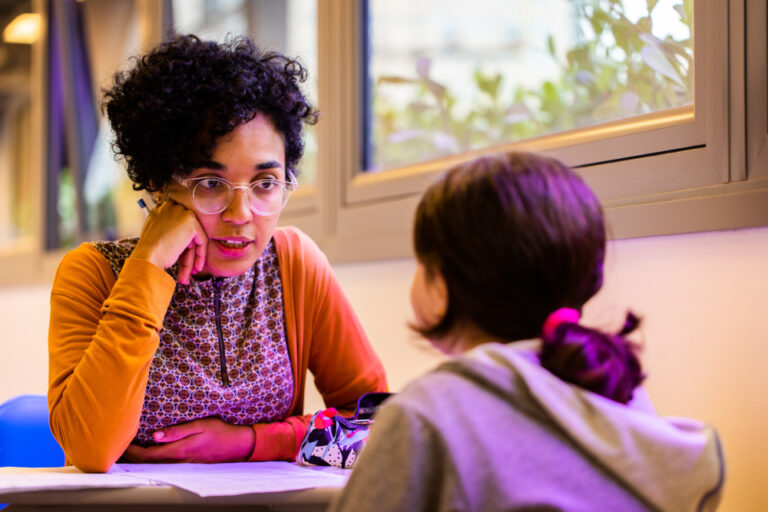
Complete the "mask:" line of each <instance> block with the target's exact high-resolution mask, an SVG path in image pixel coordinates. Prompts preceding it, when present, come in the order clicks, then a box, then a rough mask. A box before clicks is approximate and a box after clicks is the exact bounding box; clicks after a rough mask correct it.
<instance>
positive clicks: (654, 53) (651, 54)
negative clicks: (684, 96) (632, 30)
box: [640, 44, 683, 87]
mask: <svg viewBox="0 0 768 512" xmlns="http://www.w3.org/2000/svg"><path fill="white" fill-rule="evenodd" d="M640 56H641V57H642V58H643V62H645V64H646V65H648V66H649V67H650V68H651V69H653V70H654V71H656V72H657V73H659V74H660V75H663V76H665V77H667V78H669V79H670V80H672V81H673V82H675V83H676V84H678V85H680V86H681V87H682V86H683V81H682V80H681V79H680V75H678V74H677V71H676V70H675V68H674V67H673V66H672V64H670V63H669V61H668V60H667V57H666V56H665V55H664V52H662V51H661V50H660V49H659V47H658V46H656V45H653V44H646V45H645V46H643V48H642V49H641V50H640Z"/></svg>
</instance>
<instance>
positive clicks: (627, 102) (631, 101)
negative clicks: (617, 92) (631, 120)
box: [619, 91, 640, 114]
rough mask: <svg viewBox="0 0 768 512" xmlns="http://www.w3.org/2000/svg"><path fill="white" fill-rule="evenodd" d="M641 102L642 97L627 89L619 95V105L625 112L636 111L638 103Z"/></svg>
mask: <svg viewBox="0 0 768 512" xmlns="http://www.w3.org/2000/svg"><path fill="white" fill-rule="evenodd" d="M639 103H640V97H639V96H638V95H637V93H635V92H632V91H627V92H624V93H622V94H621V96H620V97H619V105H620V106H621V109H622V110H623V111H624V112H627V113H630V114H631V113H634V112H635V111H636V110H637V105H638V104H639Z"/></svg>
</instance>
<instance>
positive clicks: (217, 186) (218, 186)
mask: <svg viewBox="0 0 768 512" xmlns="http://www.w3.org/2000/svg"><path fill="white" fill-rule="evenodd" d="M199 185H200V187H201V188H202V189H203V190H205V191H207V192H215V191H218V190H224V189H225V188H226V186H225V185H224V183H223V182H221V181H219V180H200V183H199Z"/></svg>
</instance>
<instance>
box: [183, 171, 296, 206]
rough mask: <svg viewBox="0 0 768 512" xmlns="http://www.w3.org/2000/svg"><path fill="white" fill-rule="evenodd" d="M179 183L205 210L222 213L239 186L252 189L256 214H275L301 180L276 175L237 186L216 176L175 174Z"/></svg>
mask: <svg viewBox="0 0 768 512" xmlns="http://www.w3.org/2000/svg"><path fill="white" fill-rule="evenodd" d="M173 179H174V180H176V181H177V182H178V183H179V185H181V186H183V187H186V188H188V189H189V190H190V191H191V192H192V202H193V203H195V206H196V207H197V209H198V210H200V211H201V212H203V213H209V214H213V213H221V212H223V211H224V210H226V209H227V207H228V206H229V205H230V204H232V198H233V197H234V196H235V190H236V189H239V188H240V189H243V190H248V191H250V194H249V195H248V197H249V202H248V206H249V207H250V208H251V210H252V211H253V212H254V213H256V214H257V215H272V214H274V213H277V212H279V211H280V210H282V209H283V207H284V206H285V203H287V202H288V196H289V195H290V194H291V192H293V191H294V190H296V187H298V185H299V184H298V183H296V182H295V181H293V180H291V181H288V182H285V181H281V180H278V179H274V178H266V179H261V180H256V181H253V182H251V183H249V184H247V185H235V184H233V183H231V182H229V181H228V180H225V179H224V178H219V177H217V176H202V177H200V178H180V177H178V176H173Z"/></svg>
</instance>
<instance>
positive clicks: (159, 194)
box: [152, 185, 168, 204]
mask: <svg viewBox="0 0 768 512" xmlns="http://www.w3.org/2000/svg"><path fill="white" fill-rule="evenodd" d="M167 197H168V185H163V186H162V187H160V188H159V189H157V190H155V191H154V192H152V200H153V201H154V202H155V204H160V203H162V202H163V201H165V199H166V198H167Z"/></svg>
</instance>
